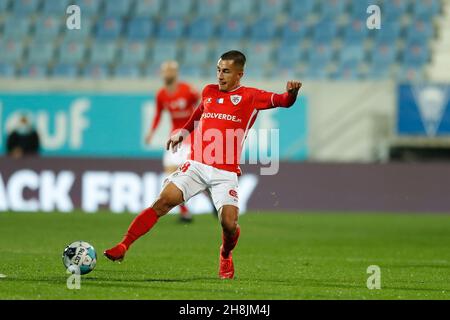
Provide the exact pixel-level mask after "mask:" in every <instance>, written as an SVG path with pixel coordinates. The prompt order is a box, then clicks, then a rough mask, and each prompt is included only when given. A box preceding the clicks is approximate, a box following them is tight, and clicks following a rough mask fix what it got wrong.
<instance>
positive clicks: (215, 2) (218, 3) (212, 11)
mask: <svg viewBox="0 0 450 320" xmlns="http://www.w3.org/2000/svg"><path fill="white" fill-rule="evenodd" d="M224 3H225V1H222V0H202V1H201V2H200V1H199V2H198V7H197V14H198V15H199V16H200V17H215V16H218V15H220V14H221V13H222V11H223V7H224Z"/></svg>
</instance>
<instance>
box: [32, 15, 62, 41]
mask: <svg viewBox="0 0 450 320" xmlns="http://www.w3.org/2000/svg"><path fill="white" fill-rule="evenodd" d="M62 23H63V20H62V19H61V15H59V16H56V15H55V16H43V17H41V18H39V19H38V21H37V22H36V24H35V25H34V27H35V34H34V38H35V39H39V40H42V41H45V40H51V39H55V38H56V37H57V36H58V35H59V32H60V30H61V25H62ZM64 27H65V26H64ZM68 31H69V30H68Z"/></svg>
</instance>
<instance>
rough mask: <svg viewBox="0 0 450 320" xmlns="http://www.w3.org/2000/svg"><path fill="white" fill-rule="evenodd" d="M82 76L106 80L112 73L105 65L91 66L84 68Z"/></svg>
mask: <svg viewBox="0 0 450 320" xmlns="http://www.w3.org/2000/svg"><path fill="white" fill-rule="evenodd" d="M81 75H82V76H83V77H85V78H89V79H105V78H108V77H109V76H110V71H109V68H108V66H107V65H105V64H90V65H87V66H85V67H84V68H83V70H82V72H81Z"/></svg>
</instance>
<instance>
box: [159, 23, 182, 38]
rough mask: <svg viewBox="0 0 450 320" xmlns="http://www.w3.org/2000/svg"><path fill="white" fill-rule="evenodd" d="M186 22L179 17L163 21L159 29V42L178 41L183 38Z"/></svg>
mask: <svg viewBox="0 0 450 320" xmlns="http://www.w3.org/2000/svg"><path fill="white" fill-rule="evenodd" d="M184 27H185V26H184V21H183V19H181V18H178V17H167V18H165V19H163V20H161V22H160V24H159V28H158V32H157V34H158V39H159V40H165V41H166V40H176V39H179V38H181V37H182V36H183V33H184Z"/></svg>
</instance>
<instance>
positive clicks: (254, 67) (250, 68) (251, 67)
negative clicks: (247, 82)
mask: <svg viewBox="0 0 450 320" xmlns="http://www.w3.org/2000/svg"><path fill="white" fill-rule="evenodd" d="M244 74H245V77H246V78H250V79H264V78H266V77H267V69H266V67H265V66H262V65H258V64H255V63H253V61H252V62H250V63H248V65H247V66H246V67H245V71H244Z"/></svg>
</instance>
